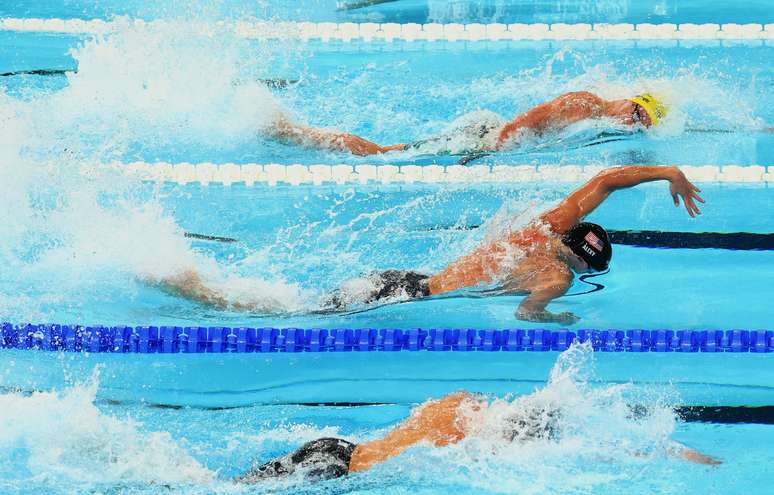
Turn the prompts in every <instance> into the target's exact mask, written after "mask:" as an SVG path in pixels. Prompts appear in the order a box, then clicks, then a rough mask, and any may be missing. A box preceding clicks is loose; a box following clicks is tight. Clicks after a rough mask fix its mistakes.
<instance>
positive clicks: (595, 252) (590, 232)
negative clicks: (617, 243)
mask: <svg viewBox="0 0 774 495" xmlns="http://www.w3.org/2000/svg"><path fill="white" fill-rule="evenodd" d="M562 242H563V243H564V245H565V246H567V247H568V248H570V250H572V252H573V253H575V254H576V255H578V256H579V257H581V258H582V259H583V261H585V262H586V263H588V264H589V266H590V267H591V268H593V269H594V270H596V271H598V272H601V271H604V270H607V265H608V264H609V263H610V258H612V257H613V248H612V246H610V238H609V237H608V236H607V232H605V229H603V228H602V227H600V226H599V225H597V224H595V223H590V222H581V223H579V224H578V225H576V226H574V227H573V228H571V229H570V230H568V231H567V233H565V234H564V236H562Z"/></svg>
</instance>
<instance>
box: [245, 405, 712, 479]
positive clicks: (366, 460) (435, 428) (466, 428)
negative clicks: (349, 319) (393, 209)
mask: <svg viewBox="0 0 774 495" xmlns="http://www.w3.org/2000/svg"><path fill="white" fill-rule="evenodd" d="M517 400H522V401H523V404H524V407H523V408H520V409H519V410H517V411H514V413H513V414H512V415H510V416H508V417H504V418H503V420H502V422H501V423H502V424H501V425H499V427H498V428H497V430H499V432H498V433H499V434H500V435H501V436H502V439H501V440H502V441H506V442H510V443H511V444H512V445H514V446H515V447H516V448H518V445H520V444H526V443H528V442H535V441H544V442H546V441H559V440H561V432H560V430H561V411H560V410H559V409H557V408H555V407H551V406H550V405H547V404H540V403H539V401H535V394H533V395H532V396H523V397H520V398H519V399H517ZM487 407H488V403H487V401H485V400H484V398H483V397H482V396H479V395H474V394H469V393H466V392H457V393H453V394H450V395H447V396H445V397H443V398H441V399H439V400H431V401H427V402H425V403H424V404H422V405H420V406H418V407H417V408H415V409H414V411H412V413H411V415H410V416H409V417H408V418H407V419H406V420H405V421H403V422H402V423H401V424H399V425H398V426H396V427H395V428H394V429H393V430H391V431H390V432H388V433H387V434H386V435H384V436H383V437H381V438H377V439H373V440H370V441H367V442H363V443H359V444H355V443H352V442H349V441H347V440H343V439H340V438H319V439H317V440H312V441H311V442H307V443H305V444H303V445H302V446H301V447H300V448H298V449H297V450H296V451H294V452H291V453H289V454H287V455H284V456H282V457H278V458H275V459H271V460H269V461H264V462H262V463H257V464H256V465H255V466H253V467H252V468H251V469H250V470H248V471H247V472H246V473H245V474H243V475H241V476H238V477H236V478H235V479H234V481H236V482H238V483H248V484H256V483H263V482H276V481H278V480H288V479H292V480H294V481H306V482H314V481H322V480H329V479H333V478H339V477H342V476H346V475H349V474H353V473H356V472H359V471H365V470H367V469H370V468H372V467H374V466H376V465H378V464H381V463H383V462H385V461H388V460H389V459H392V458H393V457H396V456H398V455H400V454H401V453H403V452H405V451H406V450H407V449H409V448H411V447H412V446H414V445H417V444H422V445H424V446H432V447H445V446H447V445H452V444H456V443H458V442H460V441H462V440H464V439H465V438H467V437H470V436H476V435H477V434H478V433H477V429H478V427H479V425H480V423H481V422H482V416H481V413H482V412H484V411H485V410H486V408H487ZM489 433H490V434H491V433H495V432H493V431H489ZM665 453H666V454H667V455H668V456H670V457H675V458H678V459H682V460H685V461H688V462H692V463H695V464H703V465H709V466H717V465H719V464H721V463H722V462H721V461H720V460H718V459H715V458H713V457H710V456H708V455H705V454H702V453H701V452H699V451H697V450H693V449H691V448H688V447H686V446H685V445H682V444H679V443H677V442H671V444H670V446H669V447H668V448H667V449H666V452H665Z"/></svg>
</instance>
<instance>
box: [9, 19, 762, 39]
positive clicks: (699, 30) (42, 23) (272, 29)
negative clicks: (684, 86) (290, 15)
mask: <svg viewBox="0 0 774 495" xmlns="http://www.w3.org/2000/svg"><path fill="white" fill-rule="evenodd" d="M173 25H179V26H181V27H182V28H184V29H187V30H189V31H190V32H191V33H192V34H200V35H209V36H212V35H215V33H218V32H222V31H223V30H231V31H233V32H234V33H235V34H236V35H237V36H240V37H244V38H251V39H260V40H270V39H297V40H302V41H309V40H319V41H323V42H329V41H343V42H349V41H362V42H371V41H387V42H390V41H396V40H400V41H503V40H506V41H507V40H513V41H519V40H533V41H536V40H578V41H582V40H634V41H637V40H642V41H645V40H656V41H658V40H662V41H664V40H678V41H679V40H694V41H701V40H704V41H708V40H714V41H717V40H729V41H732V40H741V41H763V40H770V41H771V40H774V24H647V23H644V24H627V23H620V24H583V23H579V24H563V23H557V24H542V23H534V24H499V23H492V24H478V23H472V24H457V23H449V24H415V23H405V24H397V23H384V24H378V23H371V22H365V23H354V22H344V23H333V22H246V21H237V22H215V23H203V22H180V21H166V20H154V21H144V20H141V19H129V18H125V17H119V18H116V19H115V20H113V21H104V20H101V19H91V20H83V19H34V18H29V19H25V18H0V31H17V32H39V33H65V34H103V33H109V32H111V31H115V30H118V29H121V28H126V27H135V28H142V27H158V28H163V27H164V26H173Z"/></svg>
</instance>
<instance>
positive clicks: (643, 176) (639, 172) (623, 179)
mask: <svg viewBox="0 0 774 495" xmlns="http://www.w3.org/2000/svg"><path fill="white" fill-rule="evenodd" d="M657 180H666V181H669V183H670V186H669V190H670V193H671V194H672V199H673V200H674V203H675V206H679V205H680V198H682V200H683V203H684V205H685V209H686V210H687V211H688V214H689V215H690V216H691V217H695V216H696V215H701V211H700V210H699V207H698V206H697V205H696V201H698V202H700V203H704V200H703V199H702V198H701V196H699V194H698V193H699V192H701V190H700V189H699V188H698V187H696V186H695V185H693V184H692V183H691V182H690V181H688V179H687V178H686V177H685V174H683V172H682V171H681V170H680V169H679V168H677V167H662V166H640V165H632V166H628V167H615V168H609V169H607V170H603V171H602V172H600V173H598V174H597V175H596V176H594V177H593V178H592V179H591V180H589V181H588V182H587V183H586V184H584V185H583V186H581V187H580V188H578V189H576V190H575V191H573V192H572V193H571V194H570V195H569V196H567V198H565V199H564V201H562V202H561V203H560V204H559V206H557V207H556V208H554V209H553V210H549V211H548V212H546V213H544V214H543V215H541V217H540V218H541V220H543V221H544V222H545V223H547V224H548V225H550V226H551V228H552V229H553V230H554V231H555V232H557V233H560V234H562V233H564V232H567V231H568V230H569V229H570V228H572V226H573V225H575V224H577V223H578V222H580V221H581V220H582V219H583V218H584V217H585V216H586V215H588V214H589V213H591V212H592V211H594V210H595V209H596V208H597V206H599V205H600V204H602V202H604V201H605V199H607V197H608V196H609V195H610V193H612V192H613V191H617V190H619V189H626V188H629V187H634V186H636V185H639V184H642V183H644V182H652V181H657Z"/></svg>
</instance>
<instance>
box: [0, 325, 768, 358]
mask: <svg viewBox="0 0 774 495" xmlns="http://www.w3.org/2000/svg"><path fill="white" fill-rule="evenodd" d="M575 340H578V341H580V342H585V341H591V344H592V346H593V348H594V350H597V351H602V352H755V353H767V352H774V331H772V330H725V331H724V330H594V329H583V330H577V331H576V330H563V329H562V330H545V329H536V330H523V329H506V330H478V329H451V328H431V329H421V328H412V329H407V330H399V329H393V328H384V329H376V328H359V329H343V328H334V329H322V328H312V329H302V328H248V327H239V328H230V327H176V326H139V327H129V326H113V327H106V326H79V325H57V324H43V325H35V324H11V323H3V324H2V327H1V328H0V348H6V349H40V350H51V351H59V350H63V351H76V352H80V351H82V352H112V353H142V354H155V353H246V352H374V351H376V352H394V351H422V350H424V351H484V352H491V351H505V352H513V351H538V352H544V351H563V350H565V349H567V348H568V347H569V346H570V345H571V344H572V343H573V341H575Z"/></svg>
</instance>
